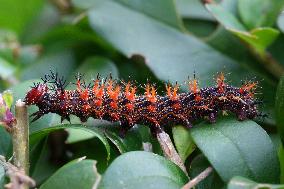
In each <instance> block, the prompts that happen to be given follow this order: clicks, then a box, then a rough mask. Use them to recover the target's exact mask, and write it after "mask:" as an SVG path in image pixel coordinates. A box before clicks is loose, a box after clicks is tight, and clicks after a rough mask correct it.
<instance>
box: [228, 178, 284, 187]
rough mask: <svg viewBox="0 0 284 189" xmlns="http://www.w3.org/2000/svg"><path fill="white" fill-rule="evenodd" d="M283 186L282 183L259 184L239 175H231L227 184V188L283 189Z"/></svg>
mask: <svg viewBox="0 0 284 189" xmlns="http://www.w3.org/2000/svg"><path fill="white" fill-rule="evenodd" d="M283 188H284V185H276V184H260V183H256V182H254V181H252V180H250V179H247V178H244V177H240V176H236V177H233V178H232V179H231V180H230V182H229V184H228V189H283Z"/></svg>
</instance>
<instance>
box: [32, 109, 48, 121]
mask: <svg viewBox="0 0 284 189" xmlns="http://www.w3.org/2000/svg"><path fill="white" fill-rule="evenodd" d="M44 114H45V113H44V112H42V111H37V112H34V113H32V114H31V115H30V117H33V116H34V118H33V119H32V122H34V121H36V120H38V119H39V118H40V117H41V116H43V115H44Z"/></svg>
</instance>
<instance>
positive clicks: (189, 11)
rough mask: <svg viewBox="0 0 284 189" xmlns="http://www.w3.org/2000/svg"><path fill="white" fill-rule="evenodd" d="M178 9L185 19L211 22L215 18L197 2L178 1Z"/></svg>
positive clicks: (192, 0)
mask: <svg viewBox="0 0 284 189" xmlns="http://www.w3.org/2000/svg"><path fill="white" fill-rule="evenodd" d="M176 7H177V10H178V12H179V14H180V15H181V16H182V17H183V18H192V19H196V20H197V19H198V20H210V21H213V20H214V18H213V17H212V16H211V15H210V14H209V13H208V11H206V9H205V8H204V6H203V4H202V2H201V1H195V0H176Z"/></svg>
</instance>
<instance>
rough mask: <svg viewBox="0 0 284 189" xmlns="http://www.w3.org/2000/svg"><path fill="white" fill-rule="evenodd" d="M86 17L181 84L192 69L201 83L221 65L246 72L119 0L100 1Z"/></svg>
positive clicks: (108, 37) (129, 51) (114, 41)
mask: <svg viewBox="0 0 284 189" xmlns="http://www.w3.org/2000/svg"><path fill="white" fill-rule="evenodd" d="M88 18H89V21H90V24H91V27H92V28H93V29H94V30H95V31H96V32H97V33H98V34H99V35H101V36H102V37H103V38H104V39H106V40H107V41H109V42H110V43H111V44H112V45H113V46H114V47H115V48H117V49H118V50H119V51H120V52H122V53H123V54H124V55H126V56H127V57H129V58H131V57H133V56H134V57H135V55H140V56H142V57H143V58H144V60H145V63H146V64H147V65H148V66H149V68H150V69H151V70H152V71H153V73H154V74H155V75H156V76H157V77H158V78H159V79H161V80H164V81H171V82H175V81H178V82H181V83H182V82H183V81H184V80H185V79H186V78H187V77H188V75H191V73H193V72H194V70H195V71H196V72H197V73H198V76H199V78H200V80H201V81H200V83H201V85H202V86H204V85H205V84H207V83H210V81H211V80H212V76H213V74H216V72H218V71H220V70H222V69H223V68H224V67H226V71H227V72H232V73H238V74H242V75H247V74H248V72H245V71H244V70H243V69H241V68H240V67H239V66H238V65H237V62H234V61H232V60H231V59H229V58H227V57H225V56H223V55H222V54H220V53H219V52H217V51H216V50H214V49H213V48H211V47H209V46H208V45H206V44H204V43H202V42H201V41H199V40H198V39H196V38H194V37H192V36H190V35H188V34H183V33H181V32H179V31H177V30H175V29H173V28H171V27H169V26H168V25H165V24H163V23H162V22H160V20H155V19H153V18H150V17H148V16H146V15H144V14H142V13H140V12H137V11H135V10H132V9H130V8H127V7H125V6H121V5H120V4H118V3H115V2H112V1H104V2H100V4H97V6H95V7H93V8H92V9H90V11H89V13H88ZM121 26H125V27H121ZM161 31H162V32H161ZM126 36H127V37H126ZM137 36H139V37H137ZM209 60H210V61H209ZM240 77H241V76H240V75H238V79H237V81H239V78H240ZM235 81H236V80H235ZM182 87H183V89H185V88H186V86H185V85H184V86H182Z"/></svg>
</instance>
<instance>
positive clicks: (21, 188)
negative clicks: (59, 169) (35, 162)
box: [0, 156, 36, 189]
mask: <svg viewBox="0 0 284 189" xmlns="http://www.w3.org/2000/svg"><path fill="white" fill-rule="evenodd" d="M0 165H2V166H3V167H4V169H5V172H6V175H7V176H8V177H9V178H10V183H9V184H6V185H5V188H7V189H25V188H27V187H35V185H36V184H35V181H34V180H33V179H32V178H30V177H28V176H27V175H26V174H25V172H24V170H23V169H19V168H17V167H16V166H14V165H13V164H11V163H10V162H6V160H5V157H4V156H0Z"/></svg>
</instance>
